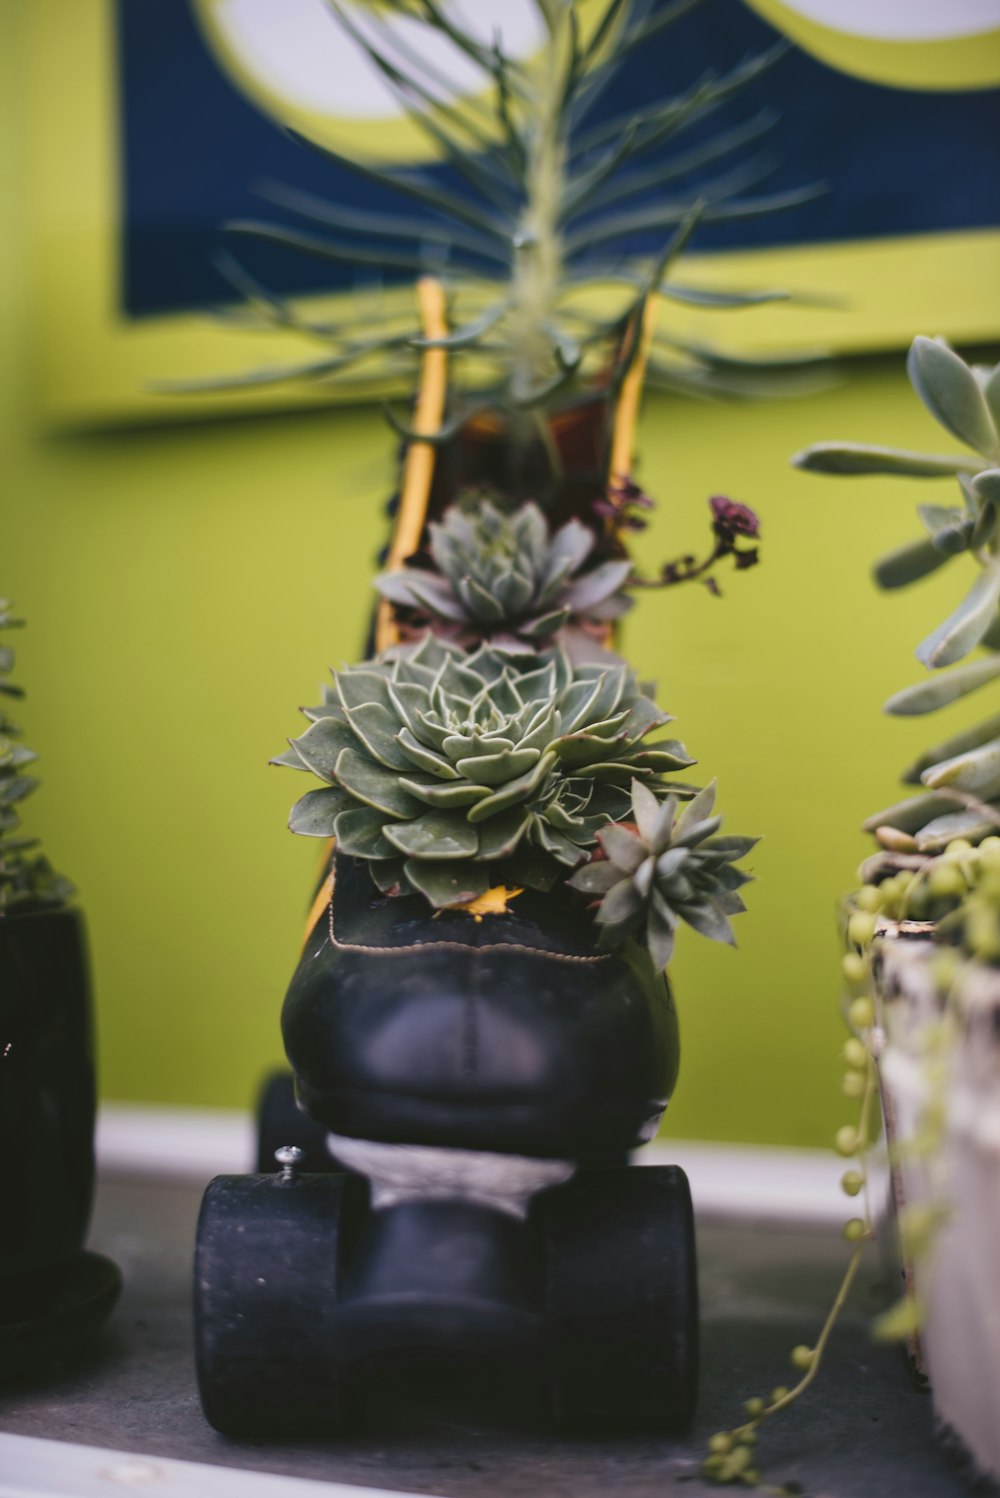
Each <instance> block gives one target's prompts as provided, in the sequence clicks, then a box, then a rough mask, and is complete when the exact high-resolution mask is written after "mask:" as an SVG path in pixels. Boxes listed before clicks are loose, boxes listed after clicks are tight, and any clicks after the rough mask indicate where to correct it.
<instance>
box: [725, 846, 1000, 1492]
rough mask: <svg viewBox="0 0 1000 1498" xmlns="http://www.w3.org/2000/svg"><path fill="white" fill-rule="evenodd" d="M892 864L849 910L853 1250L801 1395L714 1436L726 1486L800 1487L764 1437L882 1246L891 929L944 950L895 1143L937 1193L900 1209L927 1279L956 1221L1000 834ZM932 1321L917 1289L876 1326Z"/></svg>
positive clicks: (848, 1183)
mask: <svg viewBox="0 0 1000 1498" xmlns="http://www.w3.org/2000/svg"><path fill="white" fill-rule="evenodd" d="M883 860H884V855H876V856H874V857H873V858H871V859H868V860H866V861H865V863H864V864H862V866H861V869H860V870H859V873H860V876H861V878H862V879H863V880H865V881H866V882H864V883H862V885H861V887H860V888H859V889H858V890H857V891H856V893H855V894H854V895H853V896H852V897H851V899H850V900H849V901H848V902H847V903H846V906H845V914H844V936H845V942H846V946H847V951H846V952H845V954H844V957H843V963H842V968H843V977H844V983H845V991H844V998H843V1017H844V1022H845V1026H846V1028H847V1030H848V1035H847V1038H846V1040H845V1041H844V1045H843V1048H842V1050H841V1059H842V1061H843V1063H844V1074H843V1077H842V1079H841V1089H842V1092H843V1094H844V1096H845V1098H847V1099H848V1100H850V1101H852V1102H856V1103H857V1109H858V1111H857V1115H856V1119H855V1120H854V1121H853V1122H850V1123H845V1124H843V1125H841V1127H840V1128H839V1129H838V1130H837V1132H836V1134H835V1136H834V1141H833V1142H834V1148H835V1149H836V1151H837V1154H838V1155H840V1156H841V1157H842V1158H843V1159H844V1161H845V1164H846V1165H847V1168H846V1169H845V1171H844V1174H843V1175H842V1176H841V1181H840V1184H841V1189H842V1190H843V1192H844V1194H845V1196H846V1197H847V1198H848V1199H849V1200H850V1201H852V1202H856V1203H857V1208H858V1210H857V1211H856V1213H855V1214H854V1215H852V1216H848V1217H846V1219H845V1222H844V1225H843V1229H842V1232H843V1236H844V1238H845V1240H846V1241H847V1242H848V1243H849V1244H850V1245H851V1254H850V1257H849V1259H848V1261H847V1264H846V1266H845V1269H844V1273H843V1277H842V1279H841V1282H840V1285H839V1287H838V1289H837V1292H836V1294H835V1296H834V1299H833V1302H832V1304H831V1306H830V1310H829V1313H828V1314H827V1317H826V1319H825V1321H824V1322H823V1324H822V1327H821V1328H820V1331H819V1334H818V1336H817V1337H816V1340H815V1342H814V1343H813V1344H812V1345H811V1346H809V1345H806V1344H801V1345H799V1346H797V1347H794V1348H792V1350H791V1353H790V1362H791V1365H792V1367H793V1368H794V1369H795V1371H796V1372H797V1374H798V1375H799V1376H798V1379H797V1381H796V1382H795V1383H794V1384H793V1385H791V1386H790V1387H788V1386H785V1385H780V1386H778V1387H776V1388H774V1389H772V1390H771V1392H770V1394H769V1395H768V1396H767V1397H766V1398H763V1397H759V1396H758V1397H754V1398H751V1399H748V1400H747V1401H746V1403H745V1405H744V1413H745V1415H746V1417H747V1418H746V1420H745V1421H744V1422H743V1423H742V1424H740V1425H737V1426H735V1427H733V1428H732V1429H730V1430H724V1431H719V1432H717V1433H716V1434H715V1435H713V1436H712V1437H711V1439H710V1440H709V1443H708V1453H707V1455H706V1457H705V1459H704V1461H703V1463H702V1474H703V1475H704V1476H705V1477H706V1478H708V1479H709V1480H710V1481H712V1482H714V1483H717V1484H719V1485H734V1484H740V1485H742V1486H744V1487H750V1488H760V1489H761V1490H762V1491H764V1492H767V1493H775V1494H782V1495H784V1494H790V1493H795V1492H797V1491H798V1488H797V1486H796V1485H795V1484H794V1483H786V1484H784V1485H782V1486H780V1487H772V1486H769V1485H767V1484H765V1483H763V1482H762V1480H761V1473H760V1467H759V1463H758V1458H757V1439H758V1433H759V1432H760V1430H761V1427H762V1426H763V1425H764V1424H765V1422H766V1421H768V1420H770V1419H772V1418H773V1417H774V1416H775V1415H777V1414H779V1413H780V1412H781V1411H782V1410H786V1409H788V1408H789V1407H790V1406H791V1405H792V1404H794V1403H795V1401H796V1400H798V1399H799V1398H801V1396H802V1395H803V1394H804V1393H805V1392H806V1390H807V1389H808V1388H809V1386H810V1385H811V1384H812V1383H813V1382H814V1380H815V1379H816V1377H817V1375H818V1373H819V1370H820V1365H821V1363H822V1359H823V1355H824V1352H825V1350H826V1347H827V1343H828V1341H829V1337H830V1334H831V1332H832V1330H833V1327H834V1325H835V1323H836V1320H837V1317H838V1316H839V1314H840V1312H841V1311H842V1309H843V1307H844V1305H845V1303H846V1301H847V1298H848V1295H849V1294H850V1291H851V1287H852V1285H853V1284H854V1281H855V1278H856V1277H857V1273H858V1270H859V1268H860V1265H861V1262H862V1259H863V1257H864V1253H865V1249H866V1247H867V1245H868V1244H869V1243H871V1242H872V1241H873V1240H874V1238H875V1220H874V1213H873V1208H872V1200H871V1190H870V1182H871V1178H872V1174H873V1169H874V1167H875V1166H876V1164H877V1163H879V1162H878V1160H877V1158H876V1156H877V1153H878V1148H879V1147H878V1146H877V1144H876V1129H877V1124H878V1111H877V1108H876V1095H877V1089H878V1074H877V1070H876V1060H877V1059H878V1057H879V1055H880V1054H881V1049H882V1046H883V1044H884V1036H883V1033H882V1031H881V1029H880V1028H879V1027H878V1025H877V1024H876V1015H875V1010H874V1006H873V1003H872V999H871V996H870V989H871V982H872V974H871V965H872V944H873V941H874V939H875V936H876V934H877V933H878V931H879V928H880V924H883V923H885V922H900V921H919V922H922V923H927V925H928V935H929V936H930V935H932V934H933V936H934V939H935V940H936V941H937V943H938V950H937V951H936V952H935V954H934V957H933V959H932V963H931V976H932V979H933V982H934V986H935V989H936V992H937V995H938V998H939V1001H940V1019H939V1020H938V1022H937V1023H934V1024H929V1023H927V1024H924V1025H922V1026H921V1029H920V1032H919V1036H918V1037H917V1043H918V1044H919V1049H920V1057H919V1060H920V1070H921V1082H922V1090H923V1095H924V1101H923V1104H922V1107H921V1110H920V1115H919V1118H918V1121H917V1125H916V1128H915V1129H914V1131H913V1133H912V1134H911V1135H910V1136H909V1137H908V1138H907V1139H905V1140H902V1141H901V1140H896V1141H894V1142H893V1144H892V1145H890V1146H889V1147H888V1148H887V1149H886V1151H885V1154H886V1159H887V1163H888V1164H890V1165H896V1166H898V1165H902V1164H904V1163H906V1162H910V1161H919V1163H920V1165H921V1166H922V1168H923V1170H924V1172H925V1177H926V1179H927V1181H928V1186H929V1190H928V1192H927V1195H926V1196H925V1197H924V1199H923V1200H921V1201H917V1202H910V1203H907V1204H905V1205H904V1206H902V1207H901V1208H900V1210H899V1213H898V1221H897V1230H898V1234H899V1240H900V1249H901V1251H902V1256H903V1260H904V1262H905V1263H907V1264H909V1265H910V1266H912V1267H913V1268H915V1269H917V1270H918V1271H919V1270H926V1269H927V1267H928V1266H929V1264H930V1260H931V1257H932V1255H933V1253H934V1248H935V1244H936V1241H937V1237H938V1234H939V1232H940V1230H941V1228H942V1226H943V1225H944V1223H945V1222H946V1221H947V1220H948V1216H949V1198H948V1183H947V1180H946V1179H945V1165H944V1158H943V1152H942V1148H941V1146H942V1143H943V1139H944V1133H945V1127H946V1121H947V1095H948V1085H949V1078H950V1065H949V1061H950V1058H951V1056H952V1055H953V1053H954V1037H955V1030H956V1025H957V1015H956V1003H957V996H958V993H959V991H960V988H961V980H962V975H963V973H964V972H965V970H966V967H967V965H968V964H969V963H979V964H983V963H988V964H997V963H1000V836H996V837H988V838H986V839H984V841H983V842H981V843H980V844H979V845H978V846H975V847H974V846H973V845H972V844H971V843H970V842H968V841H967V840H966V839H964V838H956V839H955V840H954V841H952V842H951V843H949V845H948V846H947V847H946V848H945V849H944V851H943V852H942V853H940V854H938V855H936V856H931V857H924V858H922V859H920V861H919V866H918V867H913V868H898V869H897V870H896V871H895V872H893V873H889V874H888V875H886V874H885V864H884V861H883ZM868 881H871V882H868ZM923 1315H924V1305H923V1302H922V1300H921V1297H920V1294H919V1292H918V1291H916V1290H915V1289H914V1287H913V1283H912V1281H911V1282H910V1283H908V1284H907V1287H906V1289H905V1290H904V1293H903V1294H902V1295H901V1296H900V1297H899V1298H898V1299H897V1300H896V1301H895V1302H894V1303H893V1304H892V1305H890V1306H889V1308H888V1309H887V1310H885V1311H883V1312H882V1313H881V1314H880V1315H879V1316H877V1317H876V1318H875V1320H874V1322H873V1324H872V1335H873V1337H874V1338H875V1339H876V1340H878V1341H883V1342H890V1341H903V1340H906V1339H910V1338H913V1337H915V1336H916V1334H917V1333H918V1332H919V1330H920V1327H921V1322H922V1318H923Z"/></svg>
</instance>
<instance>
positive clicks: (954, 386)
mask: <svg viewBox="0 0 1000 1498" xmlns="http://www.w3.org/2000/svg"><path fill="white" fill-rule="evenodd" d="M906 368H907V372H908V374H909V376H910V383H911V384H912V385H913V388H914V390H915V391H916V392H917V394H918V395H919V396H920V399H921V400H922V401H923V403H924V405H925V406H926V407H927V409H928V411H929V412H930V413H931V415H932V416H933V417H934V418H935V419H936V420H937V421H939V422H940V423H941V425H942V426H943V427H945V428H947V430H948V431H949V432H951V434H952V435H953V436H955V437H957V438H958V439H959V441H960V442H965V443H966V444H967V445H968V446H969V447H972V448H974V449H975V450H976V452H979V453H984V454H996V452H997V448H998V444H1000V439H998V436H997V429H996V427H995V426H994V424H993V418H992V416H991V415H990V410H989V407H988V405H987V404H986V398H985V396H984V395H983V392H982V390H981V389H980V388H979V383H978V381H977V380H976V377H975V375H974V374H973V373H972V370H971V369H970V368H969V366H968V365H967V364H966V363H965V361H964V359H960V358H959V356H958V354H956V353H955V351H954V350H953V349H950V348H949V347H948V345H947V344H946V343H943V342H941V341H940V340H939V339H936V338H915V339H914V340H913V344H912V346H911V348H910V354H909V358H908V359H907V361H906Z"/></svg>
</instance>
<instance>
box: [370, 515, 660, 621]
mask: <svg viewBox="0 0 1000 1498" xmlns="http://www.w3.org/2000/svg"><path fill="white" fill-rule="evenodd" d="M429 531H430V554H431V557H432V559H433V562H434V565H435V568H436V569H437V570H436V571H430V570H428V569H427V568H423V567H405V568H403V569H402V570H400V571H396V572H383V573H382V574H381V575H380V576H379V577H377V578H376V579H375V586H376V587H377V588H378V590H379V592H380V593H381V594H382V595H383V597H385V598H388V599H390V600H391V602H392V603H394V604H396V605H398V606H401V607H404V608H410V609H414V610H416V612H417V614H418V615H420V616H424V617H426V618H427V619H428V620H429V621H433V622H434V624H435V627H436V629H437V632H438V633H443V634H445V635H447V636H450V637H452V638H457V639H460V640H461V641H462V642H463V643H468V642H472V643H475V642H478V641H479V640H483V639H487V640H489V641H490V643H491V644H492V645H493V646H494V647H505V648H509V647H515V648H523V647H524V646H525V645H527V646H528V647H529V648H531V649H535V648H537V647H539V646H540V645H542V644H543V643H544V642H545V641H547V640H549V639H550V638H551V637H552V636H553V635H554V634H555V633H556V631H557V630H559V629H560V628H561V627H562V626H563V625H565V624H567V623H569V622H570V621H571V620H576V621H580V620H587V621H603V620H608V619H614V618H617V617H618V615H619V614H623V613H624V612H625V611H626V610H627V609H628V608H630V607H631V600H630V599H629V598H627V597H626V596H625V595H624V594H623V592H622V588H623V587H624V585H625V583H626V581H627V579H628V576H629V573H630V571H631V564H630V563H629V562H628V561H605V562H600V563H598V565H597V566H594V567H590V568H589V569H587V570H586V571H584V570H583V568H584V565H585V563H586V562H587V561H588V559H589V557H590V555H591V553H592V551H593V549H594V546H595V543H596V540H597V537H596V535H595V533H594V531H592V530H591V529H590V528H589V527H588V526H586V525H582V524H581V523H580V521H579V520H570V521H567V523H566V524H565V525H563V526H560V528H559V529H558V530H557V531H554V532H550V530H549V526H548V522H547V521H546V519H545V517H544V515H543V514H542V512H541V510H540V509H539V508H538V506H537V505H536V504H533V503H532V502H531V501H528V502H527V503H526V504H522V505H520V506H519V507H518V509H516V510H514V511H513V512H512V513H510V514H507V513H505V512H504V511H503V510H501V509H499V508H498V507H497V506H496V505H494V504H492V503H491V501H490V500H489V499H485V498H478V499H477V500H476V504H475V507H474V508H472V509H464V508H462V506H461V505H453V506H452V507H451V509H449V510H447V511H446V512H445V515H444V518H443V520H442V521H441V522H440V523H433V522H432V524H431V525H430V527H429Z"/></svg>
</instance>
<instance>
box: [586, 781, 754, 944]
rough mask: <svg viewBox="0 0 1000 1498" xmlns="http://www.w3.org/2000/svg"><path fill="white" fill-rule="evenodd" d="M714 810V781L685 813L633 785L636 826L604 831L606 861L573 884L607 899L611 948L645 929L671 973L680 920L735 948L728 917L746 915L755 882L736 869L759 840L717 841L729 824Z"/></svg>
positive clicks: (598, 860) (603, 911) (600, 914)
mask: <svg viewBox="0 0 1000 1498" xmlns="http://www.w3.org/2000/svg"><path fill="white" fill-rule="evenodd" d="M714 806H715V781H714V780H713V781H712V783H711V784H710V785H707V786H706V787H705V789H704V790H702V791H699V792H698V794H697V795H696V796H695V797H694V798H693V800H691V801H689V802H688V804H687V805H686V806H685V807H684V808H683V809H681V808H680V806H679V804H678V802H677V799H676V797H674V796H667V797H666V799H665V800H658V799H657V797H656V796H655V795H653V793H652V791H651V790H650V788H649V787H648V786H647V785H644V784H643V783H642V782H641V781H639V780H634V781H633V782H632V807H631V809H632V816H633V819H634V820H633V823H632V824H631V825H622V824H621V823H620V822H618V823H616V824H614V825H613V826H609V827H603V828H602V829H601V830H600V831H599V832H598V834H597V838H598V842H599V843H600V847H601V854H603V857H602V856H600V855H597V856H595V857H594V858H593V859H592V861H591V862H590V863H588V864H586V865H585V866H584V867H583V868H582V869H579V870H578V871H577V872H576V873H575V874H574V875H573V878H572V879H571V880H570V881H569V883H570V886H571V888H573V889H576V890H579V891H580V892H581V893H582V894H586V895H595V896H596V895H600V896H602V897H603V898H602V899H601V903H600V906H599V907H598V909H597V921H598V923H599V924H600V926H601V931H602V937H603V940H604V943H605V944H606V945H607V946H609V947H614V946H617V945H619V943H621V942H622V941H624V940H625V938H626V937H627V936H630V935H632V934H633V933H637V932H639V931H640V930H641V931H642V932H643V933H644V935H645V942H646V945H647V947H648V948H649V951H650V955H651V956H652V959H653V962H654V963H655V965H656V967H657V968H665V967H666V966H667V963H668V962H669V961H670V958H671V956H672V954H673V950H674V939H675V936H676V932H677V927H678V925H679V924H680V922H681V921H686V922H687V924H688V925H689V926H693V927H694V929H695V930H696V931H699V932H700V933H701V935H702V936H708V937H710V938H711V939H712V940H713V941H725V942H730V943H732V941H733V933H732V927H731V926H730V924H729V917H730V916H731V915H736V914H738V913H739V912H740V911H742V910H745V909H746V906H745V905H744V904H743V901H742V899H741V898H740V896H739V895H738V894H737V890H738V889H740V887H741V886H742V885H744V884H748V883H749V882H750V878H751V875H749V874H745V873H743V872H742V870H740V869H738V868H736V862H737V860H739V859H741V858H745V857H746V855H747V854H748V853H749V852H750V850H751V848H753V847H754V845H755V844H756V843H757V841H758V839H757V838H755V837H720V836H718V835H717V834H718V831H719V827H720V825H721V822H722V818H721V817H720V816H717V815H713V810H714Z"/></svg>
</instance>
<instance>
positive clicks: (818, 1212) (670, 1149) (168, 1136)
mask: <svg viewBox="0 0 1000 1498" xmlns="http://www.w3.org/2000/svg"><path fill="white" fill-rule="evenodd" d="M254 1154H255V1148H254V1124H253V1118H252V1116H251V1114H250V1113H248V1112H243V1111H240V1110H237V1109H229V1108H168V1107H156V1106H152V1105H150V1104H145V1103H105V1104H104V1105H103V1107H102V1108H101V1110H100V1114H99V1117H98V1124H97V1159H98V1165H99V1167H100V1169H101V1170H102V1172H103V1173H104V1174H105V1175H142V1176H144V1177H146V1178H151V1177H158V1178H161V1179H170V1178H173V1179H175V1180H181V1181H191V1180H201V1181H208V1180H210V1179H211V1177H212V1176H214V1175H222V1174H227V1175H228V1174H238V1173H241V1172H243V1171H247V1170H250V1169H252V1166H253V1161H254ZM636 1164H637V1165H680V1166H681V1168H682V1169H683V1170H684V1171H686V1172H687V1175H688V1177H689V1178H690V1181H691V1191H692V1194H693V1196H694V1204H695V1208H696V1210H697V1211H698V1212H699V1213H701V1214H702V1215H706V1214H710V1215H713V1216H718V1215H723V1216H727V1217H734V1216H735V1217H742V1218H781V1219H785V1220H798V1221H806V1222H842V1221H843V1220H844V1219H845V1217H846V1216H848V1215H849V1214H848V1212H847V1203H846V1202H845V1199H844V1196H843V1193H842V1192H841V1191H840V1188H839V1184H838V1183H839V1180H840V1176H841V1174H842V1172H843V1170H844V1162H843V1161H842V1160H840V1159H838V1158H837V1156H836V1155H834V1153H833V1151H832V1150H830V1151H829V1152H827V1151H826V1150H811V1149H787V1148H784V1149H779V1148H774V1147H759V1146H757V1145H749V1144H716V1143H707V1142H703V1141H700V1140H689V1139H681V1140H676V1141H674V1140H670V1139H658V1140H656V1141H655V1142H654V1143H653V1144H651V1145H648V1146H647V1147H646V1148H645V1149H643V1150H640V1151H639V1152H638V1154H637V1155H636Z"/></svg>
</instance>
